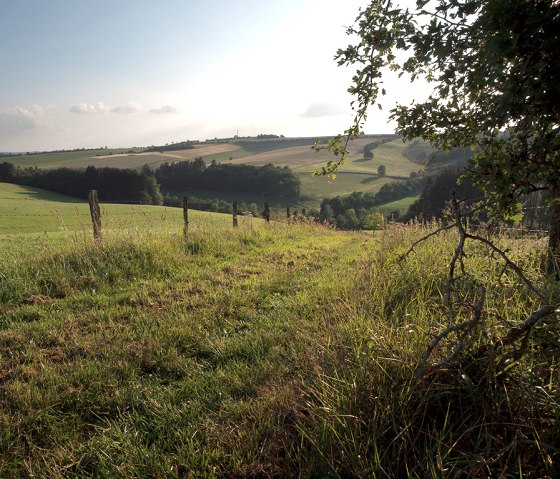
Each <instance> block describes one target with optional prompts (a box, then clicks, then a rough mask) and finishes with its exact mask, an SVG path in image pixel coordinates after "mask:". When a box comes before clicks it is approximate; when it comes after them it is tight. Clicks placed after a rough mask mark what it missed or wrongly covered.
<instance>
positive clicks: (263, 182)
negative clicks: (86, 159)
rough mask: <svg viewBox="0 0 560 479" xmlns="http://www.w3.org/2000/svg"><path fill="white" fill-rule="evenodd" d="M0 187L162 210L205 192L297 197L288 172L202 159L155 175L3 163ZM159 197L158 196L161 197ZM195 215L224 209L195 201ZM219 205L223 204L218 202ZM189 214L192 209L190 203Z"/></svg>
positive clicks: (296, 186)
mask: <svg viewBox="0 0 560 479" xmlns="http://www.w3.org/2000/svg"><path fill="white" fill-rule="evenodd" d="M0 181H3V182H7V183H15V184H19V185H25V186H33V187H36V188H42V189H45V190H48V191H53V192H55V193H60V194H63V195H68V196H73V197H76V198H84V199H85V198H87V193H88V191H89V190H92V189H96V190H97V192H98V194H99V197H100V198H101V199H102V201H111V202H121V203H139V204H148V205H151V204H153V205H161V204H163V203H164V195H165V196H166V198H168V204H170V205H171V204H175V203H176V201H175V200H174V199H173V197H174V196H175V197H177V196H179V197H180V196H181V195H183V194H184V193H188V192H189V191H190V190H193V189H196V190H211V191H219V192H233V193H242V194H250V195H253V196H262V197H265V198H269V197H270V198H276V199H296V198H298V197H299V194H300V182H299V179H298V178H297V177H296V176H295V175H294V174H293V172H292V171H291V170H290V169H289V168H288V167H276V166H273V165H265V166H262V167H258V166H250V165H226V164H218V163H216V162H212V164H210V165H209V166H208V167H207V166H206V164H205V163H204V160H202V158H197V159H195V160H192V161H179V162H176V163H163V164H162V165H160V166H159V167H157V168H156V169H155V170H151V169H150V168H149V167H148V166H144V167H143V168H142V170H141V171H137V170H132V169H121V168H111V167H106V168H96V167H95V166H88V167H87V168H79V169H73V168H52V169H39V168H36V167H35V168H33V167H28V168H22V167H20V166H15V165H14V164H12V163H9V162H3V163H0ZM162 192H163V193H162ZM199 203H200V207H201V209H208V210H210V211H212V210H215V211H222V210H224V209H226V208H229V206H228V207H226V206H225V204H218V205H215V204H214V205H212V203H216V201H212V202H211V203H210V204H207V201H206V200H200V201H199ZM224 203H225V202H224ZM191 204H192V205H193V208H195V207H196V206H195V205H196V204H197V203H193V202H191Z"/></svg>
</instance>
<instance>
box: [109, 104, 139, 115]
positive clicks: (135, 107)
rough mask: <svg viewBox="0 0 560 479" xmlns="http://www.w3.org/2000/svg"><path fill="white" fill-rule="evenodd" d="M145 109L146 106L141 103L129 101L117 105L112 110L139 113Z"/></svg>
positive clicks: (114, 111) (123, 112)
mask: <svg viewBox="0 0 560 479" xmlns="http://www.w3.org/2000/svg"><path fill="white" fill-rule="evenodd" d="M143 109H144V108H143V107H142V105H141V104H140V103H137V102H135V101H127V102H126V103H125V104H124V105H122V106H117V107H115V108H113V109H112V110H111V111H112V112H113V113H122V114H130V113H138V112H140V111H142V110H143Z"/></svg>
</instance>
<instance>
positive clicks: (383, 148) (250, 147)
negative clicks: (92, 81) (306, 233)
mask: <svg viewBox="0 0 560 479" xmlns="http://www.w3.org/2000/svg"><path fill="white" fill-rule="evenodd" d="M393 138H394V139H393ZM379 139H392V140H391V141H388V142H387V143H384V144H382V145H380V146H378V147H377V148H376V149H374V157H373V158H372V159H370V160H366V159H365V158H364V157H363V148H364V146H365V145H367V144H368V143H372V142H374V141H376V140H379ZM315 141H316V139H315V138H284V139H273V140H252V141H251V140H239V141H236V142H235V143H218V144H214V143H208V144H199V145H195V147H194V148H193V149H187V150H179V151H170V152H165V153H158V152H152V153H136V154H131V153H129V151H130V149H119V150H90V151H82V152H80V151H78V152H63V153H45V154H38V155H30V156H22V157H11V158H5V159H2V158H0V161H10V162H12V163H15V164H17V165H21V166H38V167H42V168H50V167H60V166H66V167H85V166H87V165H94V166H98V167H107V166H110V167H118V168H136V169H138V168H140V167H142V166H143V165H145V164H148V165H151V166H152V167H155V166H157V165H158V164H161V163H163V162H165V161H180V160H185V159H194V158H197V157H202V158H203V159H204V160H205V161H206V162H207V163H209V162H210V161H212V160H215V161H217V162H219V163H220V162H223V163H231V164H249V165H255V166H260V165H266V164H269V163H272V164H273V165H275V166H288V167H290V168H292V169H293V170H294V172H295V173H296V175H297V176H298V177H299V179H300V181H301V185H302V200H301V204H303V205H304V206H306V207H317V206H318V205H319V203H320V202H321V200H322V199H323V198H326V197H332V196H338V195H347V194H350V193H352V192H353V191H361V192H368V193H376V192H377V191H379V188H381V187H382V186H383V185H384V184H386V183H389V182H391V181H397V180H399V179H404V178H408V177H409V176H410V174H411V173H412V172H417V171H419V170H421V169H422V168H423V167H424V166H425V164H426V161H427V160H428V159H429V158H430V157H431V155H432V153H433V151H434V150H433V149H432V148H431V147H430V146H429V145H428V144H427V143H425V142H422V141H419V140H416V141H414V142H412V143H408V144H405V143H403V142H402V140H401V139H400V138H398V137H396V138H395V135H367V136H364V137H360V138H357V139H355V140H353V141H352V142H350V143H349V145H348V149H349V156H348V158H349V161H348V162H347V163H346V164H345V165H344V166H343V167H342V169H341V171H340V172H339V173H338V174H337V178H336V180H335V181H333V182H331V183H329V182H328V181H327V179H326V178H325V177H320V176H319V177H316V176H313V172H314V171H317V170H320V169H321V167H322V166H324V165H325V164H326V163H327V162H328V161H329V160H333V159H336V157H334V156H333V155H332V154H331V153H329V152H327V151H320V152H315V151H313V150H312V148H311V146H312V145H313V144H314V143H315ZM320 141H321V142H323V143H324V142H325V141H326V138H321V139H320ZM108 151H110V152H111V153H112V154H107V152H108ZM96 155H99V156H96ZM453 161H455V159H454V158H446V159H442V160H441V162H440V163H441V165H447V164H451V163H450V162H453ZM380 165H384V166H385V167H386V176H384V177H381V178H380V177H378V175H377V169H378V167H379V166H380ZM441 165H440V164H439V163H438V165H435V166H432V168H437V167H441ZM197 196H202V197H204V196H206V197H211V198H222V197H223V198H224V199H227V200H230V199H231V195H229V196H228V195H222V194H220V193H217V192H213V191H212V192H198V193H197ZM226 196H227V198H226ZM233 196H234V197H235V199H238V200H239V201H257V200H259V198H256V199H255V198H249V197H247V198H245V197H243V195H238V194H235V195H233ZM260 200H262V198H260ZM257 202H258V201H257Z"/></svg>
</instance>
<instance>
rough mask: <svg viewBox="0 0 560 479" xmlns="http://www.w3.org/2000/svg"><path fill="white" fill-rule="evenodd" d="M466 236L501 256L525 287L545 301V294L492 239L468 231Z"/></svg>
mask: <svg viewBox="0 0 560 479" xmlns="http://www.w3.org/2000/svg"><path fill="white" fill-rule="evenodd" d="M466 237H467V238H469V239H472V240H475V241H480V242H481V243H484V244H485V245H486V246H488V247H489V248H491V249H492V251H494V252H495V253H497V254H498V255H499V256H501V258H502V259H503V260H504V262H505V263H506V264H507V266H508V267H510V268H511V269H512V270H513V271H515V273H516V274H517V276H519V277H520V278H521V280H522V281H523V282H524V283H525V284H526V285H527V287H528V288H529V289H530V290H531V291H533V293H535V294H536V295H537V296H538V297H539V299H540V300H541V301H542V302H543V303H545V302H546V297H545V295H544V294H543V293H542V292H541V291H539V290H538V289H537V288H536V287H535V286H534V285H533V283H532V282H531V281H530V280H529V279H527V277H526V276H525V274H524V273H523V271H522V270H521V268H520V267H519V266H517V264H516V263H514V262H513V261H512V260H511V259H509V257H508V256H507V254H506V253H505V252H504V251H503V250H501V249H500V248H498V247H497V246H496V245H495V244H494V243H492V241H490V240H487V239H486V238H483V237H482V236H478V235H473V234H470V233H466Z"/></svg>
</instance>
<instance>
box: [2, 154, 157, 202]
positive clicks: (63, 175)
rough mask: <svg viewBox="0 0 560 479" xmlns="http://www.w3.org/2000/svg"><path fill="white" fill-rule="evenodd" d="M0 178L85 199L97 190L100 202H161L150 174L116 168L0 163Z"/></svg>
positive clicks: (4, 180) (8, 181)
mask: <svg viewBox="0 0 560 479" xmlns="http://www.w3.org/2000/svg"><path fill="white" fill-rule="evenodd" d="M0 181H3V182H7V183H15V184H18V185H25V186H33V187H35V188H41V189H44V190H48V191H53V192H55V193H60V194H63V195H67V196H73V197H75V198H82V199H86V198H87V194H88V191H89V190H97V193H98V195H99V197H100V198H101V199H102V200H103V201H110V202H119V203H139V204H147V205H161V204H162V203H163V197H162V195H161V191H160V189H159V186H158V184H157V183H156V180H155V178H154V176H153V175H150V174H148V173H147V172H145V171H136V170H130V169H119V168H110V167H106V168H96V167H95V166H88V167H87V168H85V169H84V168H81V169H73V168H52V169H39V168H31V167H30V168H21V167H19V166H18V167H16V166H14V165H13V164H12V163H8V162H4V163H0Z"/></svg>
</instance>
